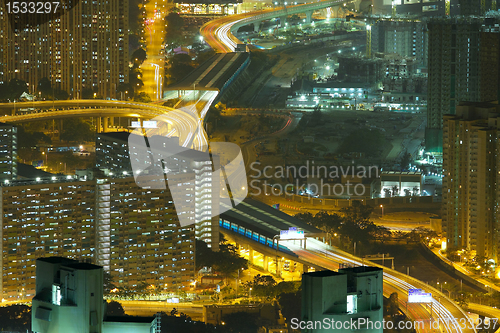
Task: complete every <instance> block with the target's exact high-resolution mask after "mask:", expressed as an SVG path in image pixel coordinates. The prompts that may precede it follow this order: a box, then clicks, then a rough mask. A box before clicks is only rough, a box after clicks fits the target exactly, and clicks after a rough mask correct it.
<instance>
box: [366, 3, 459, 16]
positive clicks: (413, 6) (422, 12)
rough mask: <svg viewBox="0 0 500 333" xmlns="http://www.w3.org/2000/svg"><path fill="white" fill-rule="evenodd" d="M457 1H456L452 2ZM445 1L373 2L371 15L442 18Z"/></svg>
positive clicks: (445, 10) (445, 5) (444, 11)
mask: <svg viewBox="0 0 500 333" xmlns="http://www.w3.org/2000/svg"><path fill="white" fill-rule="evenodd" d="M454 1H457V0H454ZM447 3H449V1H446V0H373V9H372V13H373V14H377V15H391V14H404V15H414V16H418V17H421V16H443V15H445V14H446V12H447V10H448V12H449V8H447Z"/></svg>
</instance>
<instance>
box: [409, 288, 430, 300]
mask: <svg viewBox="0 0 500 333" xmlns="http://www.w3.org/2000/svg"><path fill="white" fill-rule="evenodd" d="M408 303H432V294H431V293H426V292H424V291H423V290H422V289H409V290H408Z"/></svg>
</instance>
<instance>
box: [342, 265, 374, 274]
mask: <svg viewBox="0 0 500 333" xmlns="http://www.w3.org/2000/svg"><path fill="white" fill-rule="evenodd" d="M378 271H382V268H379V267H372V266H356V267H346V268H341V269H339V272H342V273H344V272H345V273H347V272H352V273H368V272H378Z"/></svg>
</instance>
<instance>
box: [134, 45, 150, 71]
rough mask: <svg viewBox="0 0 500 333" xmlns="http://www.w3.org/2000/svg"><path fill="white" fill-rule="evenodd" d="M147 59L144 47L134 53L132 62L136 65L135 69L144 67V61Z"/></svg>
mask: <svg viewBox="0 0 500 333" xmlns="http://www.w3.org/2000/svg"><path fill="white" fill-rule="evenodd" d="M146 58H147V53H146V50H144V49H143V48H142V47H140V48H138V49H137V50H135V51H134V53H132V61H133V63H134V66H135V67H139V66H140V65H142V63H143V62H144V60H146Z"/></svg>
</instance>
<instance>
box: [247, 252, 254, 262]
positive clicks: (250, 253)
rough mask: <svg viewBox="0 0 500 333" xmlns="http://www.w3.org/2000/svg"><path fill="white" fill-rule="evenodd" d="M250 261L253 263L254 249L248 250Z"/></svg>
mask: <svg viewBox="0 0 500 333" xmlns="http://www.w3.org/2000/svg"><path fill="white" fill-rule="evenodd" d="M248 261H249V262H250V263H251V264H253V249H249V250H248Z"/></svg>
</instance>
